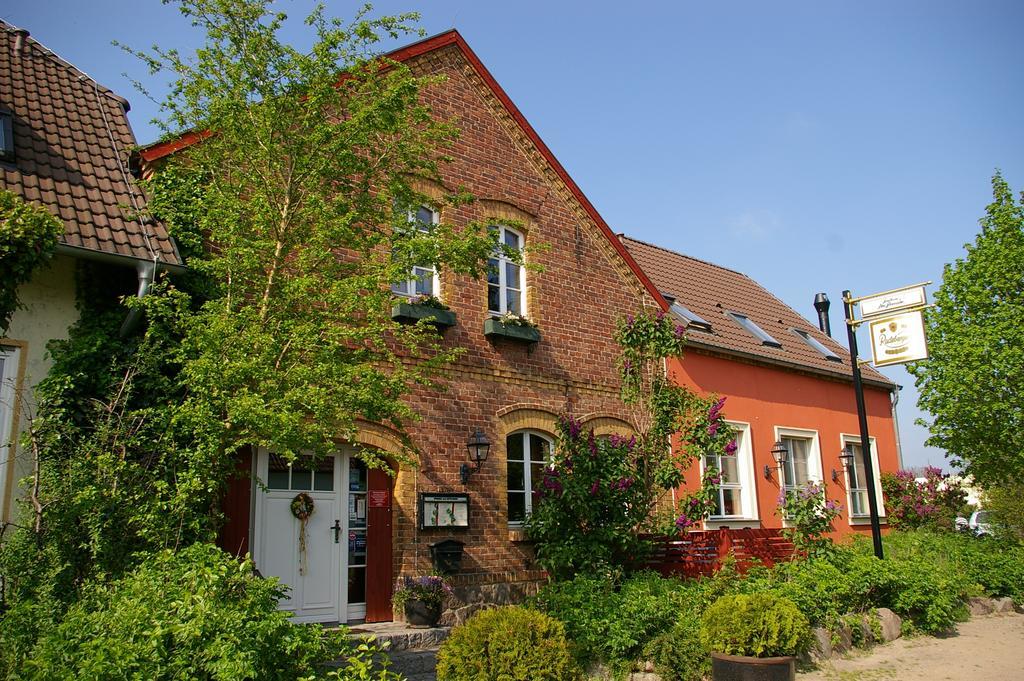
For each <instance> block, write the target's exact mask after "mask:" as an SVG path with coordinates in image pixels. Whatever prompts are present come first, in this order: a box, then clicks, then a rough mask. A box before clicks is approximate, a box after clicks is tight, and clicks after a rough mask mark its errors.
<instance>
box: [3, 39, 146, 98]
mask: <svg viewBox="0 0 1024 681" xmlns="http://www.w3.org/2000/svg"><path fill="white" fill-rule="evenodd" d="M0 29H2V30H3V31H5V32H7V33H17V32H19V31H25V38H26V39H27V41H26V45H34V46H35V47H36V48H38V51H39V53H40V54H41V55H42V56H44V57H47V58H49V59H50V60H51V61H53V62H56V63H57V64H59V65H60V66H62V67H63V68H65V69H67V70H69V71H71V72H72V74H75V75H77V76H78V79H79V80H83V79H85V80H88V81H89V82H90V83H92V84H93V85H95V86H96V87H97V88H99V90H100V92H102V93H103V94H104V95H107V96H109V97H110V98H111V99H113V100H114V101H115V102H117V103H118V104H121V105H122V106H124V107H125V111H128V109H130V108H131V104H130V103H129V102H128V100H127V99H125V98H124V97H122V96H121V95H119V94H117V93H116V92H114V91H113V90H112V89H111V88H109V87H107V86H106V85H104V84H103V83H101V82H99V81H98V80H96V79H95V78H93V77H92V76H90V75H89V74H88V73H86V72H85V71H83V70H82V69H80V68H78V67H77V66H75V65H74V64H72V63H71V62H69V61H68V60H66V59H64V58H63V57H61V56H60V55H59V54H57V53H56V52H54V51H53V50H51V49H50V48H49V47H47V46H46V45H44V44H43V43H41V42H39V40H38V39H37V38H36V37H35V36H33V35H32V34H31V33H30V32H29V31H28V29H25V28H21V27H19V26H15V25H14V24H12V23H9V22H7V21H5V20H4V19H0Z"/></svg>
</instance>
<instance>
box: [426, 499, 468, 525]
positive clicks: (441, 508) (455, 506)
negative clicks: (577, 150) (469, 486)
mask: <svg viewBox="0 0 1024 681" xmlns="http://www.w3.org/2000/svg"><path fill="white" fill-rule="evenodd" d="M431 527H469V495H468V494H458V493H443V492H423V493H421V494H420V529H424V530H425V529H429V528H431Z"/></svg>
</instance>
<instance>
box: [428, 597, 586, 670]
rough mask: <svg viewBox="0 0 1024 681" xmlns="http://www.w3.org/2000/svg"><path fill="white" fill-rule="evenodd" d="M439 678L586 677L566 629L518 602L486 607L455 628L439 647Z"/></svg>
mask: <svg viewBox="0 0 1024 681" xmlns="http://www.w3.org/2000/svg"><path fill="white" fill-rule="evenodd" d="M437 678H438V681H492V680H493V681H498V680H499V679H500V680H501V681H534V680H536V681H546V680H549V681H572V680H573V679H579V678H582V672H581V670H580V668H579V666H578V665H577V664H576V662H575V660H573V657H572V654H571V653H570V651H569V643H568V641H567V640H566V638H565V629H564V627H563V626H562V624H561V623H560V622H558V621H557V620H555V619H553V618H551V617H548V616H547V615H544V614H543V613H539V612H536V611H534V610H528V609H526V608H522V607H518V606H509V607H504V608H496V609H493V610H483V611H481V612H478V613H477V614H475V615H473V616H472V617H471V618H469V619H468V620H467V621H466V623H465V624H462V625H460V626H458V627H455V628H454V629H452V632H451V635H450V636H449V637H448V639H447V640H446V641H445V642H444V644H442V646H441V649H440V650H439V651H438V653H437Z"/></svg>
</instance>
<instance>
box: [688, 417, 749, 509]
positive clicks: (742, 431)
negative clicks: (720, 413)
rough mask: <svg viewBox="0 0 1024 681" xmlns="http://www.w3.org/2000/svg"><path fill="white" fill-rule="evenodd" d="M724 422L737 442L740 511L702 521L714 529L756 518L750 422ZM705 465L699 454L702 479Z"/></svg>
mask: <svg viewBox="0 0 1024 681" xmlns="http://www.w3.org/2000/svg"><path fill="white" fill-rule="evenodd" d="M726 424H727V425H728V426H729V427H730V428H732V429H733V430H734V431H736V436H737V440H738V442H737V444H738V445H739V446H738V447H737V448H736V470H737V471H738V473H739V476H740V479H739V488H740V507H741V513H740V514H739V515H721V516H719V515H713V516H711V517H709V518H707V519H706V520H705V521H704V526H705V527H706V528H707V529H714V528H716V527H718V526H721V525H729V524H730V523H736V522H737V521H740V522H745V521H756V520H758V510H757V490H756V489H755V482H754V453H753V452H754V450H753V447H752V445H751V437H750V424H749V423H745V422H743V421H726ZM705 465H706V464H705V461H704V457H703V456H701V457H700V473H701V478H702V479H703V477H704V471H705Z"/></svg>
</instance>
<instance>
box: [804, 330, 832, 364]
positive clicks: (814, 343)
mask: <svg viewBox="0 0 1024 681" xmlns="http://www.w3.org/2000/svg"><path fill="white" fill-rule="evenodd" d="M793 333H795V334H796V335H798V336H800V338H802V339H803V340H804V342H805V343H807V344H808V345H810V346H811V347H812V348H814V349H815V350H817V351H818V352H820V353H821V354H822V355H823V356H824V357H825V359H828V360H831V361H833V362H842V361H843V358H842V357H840V356H839V355H837V354H836V353H834V352H832V351H831V350H829V349H828V348H827V347H825V345H824V343H822V342H821V341H819V340H818V339H817V338H815V337H814V336H812V335H811V334H809V333H807V332H806V331H801V330H800V329H793Z"/></svg>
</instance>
